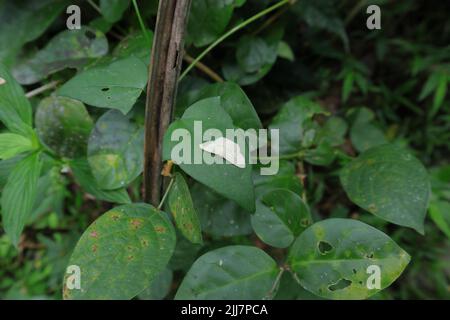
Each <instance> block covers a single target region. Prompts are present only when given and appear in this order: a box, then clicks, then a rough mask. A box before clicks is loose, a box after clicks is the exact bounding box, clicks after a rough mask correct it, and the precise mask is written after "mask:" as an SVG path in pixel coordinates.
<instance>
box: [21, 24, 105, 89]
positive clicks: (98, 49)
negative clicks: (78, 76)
mask: <svg viewBox="0 0 450 320" xmlns="http://www.w3.org/2000/svg"><path fill="white" fill-rule="evenodd" d="M107 52H108V41H107V39H106V37H105V35H104V34H103V33H102V32H100V31H97V30H93V29H91V28H86V27H83V28H81V29H80V30H65V31H62V32H61V33H59V34H57V35H56V36H55V37H54V38H53V39H51V40H50V41H49V42H48V43H47V45H46V46H45V47H44V48H43V49H42V50H40V51H38V52H36V53H35V54H33V55H32V56H31V57H29V58H28V59H26V60H25V61H22V62H21V63H20V64H18V65H16V66H15V67H14V69H13V71H12V72H13V75H14V77H15V78H16V79H17V81H18V82H19V83H21V84H33V83H36V82H39V81H40V80H42V79H44V78H45V77H47V76H48V75H50V74H52V73H55V72H57V71H60V70H63V69H65V68H75V67H77V68H79V67H81V66H83V65H84V64H85V63H86V62H88V61H89V59H93V58H98V57H101V56H103V55H105V54H106V53H107Z"/></svg>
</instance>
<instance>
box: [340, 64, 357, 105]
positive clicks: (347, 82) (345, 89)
mask: <svg viewBox="0 0 450 320" xmlns="http://www.w3.org/2000/svg"><path fill="white" fill-rule="evenodd" d="M354 79H355V74H354V73H353V71H350V72H348V73H347V74H346V75H345V78H344V83H343V84H342V101H343V102H347V100H348V98H349V97H350V94H351V93H352V90H353V81H354Z"/></svg>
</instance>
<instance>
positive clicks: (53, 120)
mask: <svg viewBox="0 0 450 320" xmlns="http://www.w3.org/2000/svg"><path fill="white" fill-rule="evenodd" d="M35 117H36V119H35V123H36V131H37V133H38V136H39V138H40V139H41V141H42V143H43V144H45V145H46V146H47V147H48V148H49V149H50V150H52V151H53V152H55V153H56V154H57V155H59V156H61V157H67V158H77V157H81V156H85V155H86V151H87V140H88V137H89V134H90V133H91V130H92V128H93V126H94V123H93V121H92V119H91V117H90V116H89V113H88V112H87V110H86V107H85V106H84V104H83V103H82V102H80V101H78V100H73V99H70V98H65V97H57V96H50V97H48V98H45V99H43V100H42V101H41V102H40V103H39V105H38V107H37V111H36V116H35Z"/></svg>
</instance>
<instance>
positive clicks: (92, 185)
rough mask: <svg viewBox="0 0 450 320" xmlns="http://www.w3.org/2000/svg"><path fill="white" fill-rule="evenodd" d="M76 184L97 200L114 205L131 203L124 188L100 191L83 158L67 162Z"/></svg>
mask: <svg viewBox="0 0 450 320" xmlns="http://www.w3.org/2000/svg"><path fill="white" fill-rule="evenodd" d="M69 165H70V168H71V169H72V171H73V175H74V177H75V180H76V182H77V183H78V184H79V185H80V186H81V187H82V188H83V189H84V190H85V191H86V192H87V193H89V194H91V195H93V196H94V197H95V198H97V199H98V200H104V201H108V202H114V203H120V204H122V203H131V199H130V196H129V195H128V192H127V190H126V189H125V188H120V189H115V190H102V189H101V188H100V186H99V185H98V183H97V181H96V180H95V178H94V176H93V174H92V172H91V168H90V166H89V163H88V161H87V160H86V159H85V158H80V159H74V160H71V161H70V162H69Z"/></svg>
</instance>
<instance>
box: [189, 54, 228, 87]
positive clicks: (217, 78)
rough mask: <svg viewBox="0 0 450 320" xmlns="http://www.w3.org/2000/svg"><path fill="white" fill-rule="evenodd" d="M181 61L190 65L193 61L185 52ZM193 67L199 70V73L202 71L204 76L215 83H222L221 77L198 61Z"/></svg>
mask: <svg viewBox="0 0 450 320" xmlns="http://www.w3.org/2000/svg"><path fill="white" fill-rule="evenodd" d="M183 59H184V60H185V61H186V62H187V63H192V62H193V61H194V58H193V57H191V56H190V55H188V54H187V53H186V52H185V53H184V57H183ZM195 67H196V68H197V69H199V70H200V71H202V72H203V73H204V74H206V75H207V76H208V77H210V78H211V79H212V80H214V81H216V82H224V80H223V79H222V77H221V76H219V75H218V74H217V73H216V72H215V71H214V70H213V69H211V68H210V67H208V66H207V65H206V64H204V63H201V62H200V61H198V62H197V64H196V65H195Z"/></svg>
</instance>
